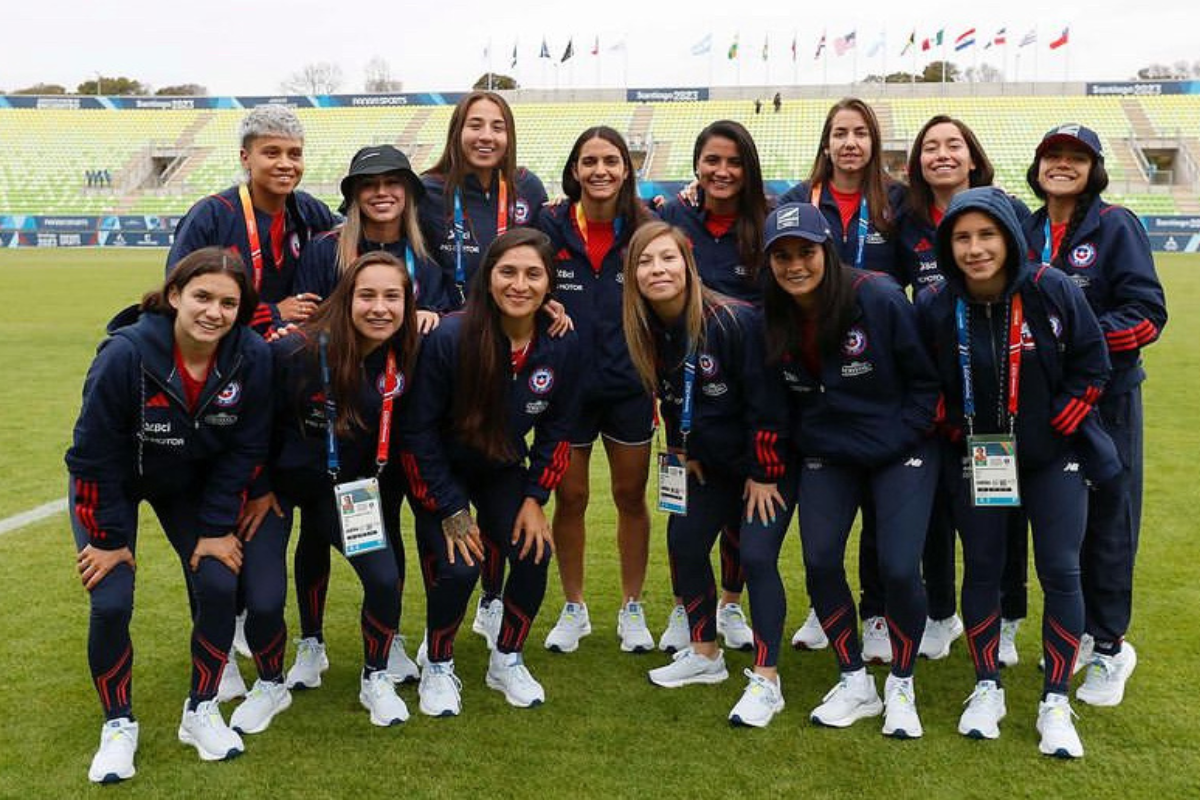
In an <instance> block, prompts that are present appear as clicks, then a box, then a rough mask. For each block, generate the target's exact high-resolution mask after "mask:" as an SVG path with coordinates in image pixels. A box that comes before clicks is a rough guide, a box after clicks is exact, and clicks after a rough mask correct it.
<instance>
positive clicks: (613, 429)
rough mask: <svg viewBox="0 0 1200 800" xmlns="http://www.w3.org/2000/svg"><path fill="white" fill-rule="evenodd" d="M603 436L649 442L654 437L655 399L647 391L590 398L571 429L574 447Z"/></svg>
mask: <svg viewBox="0 0 1200 800" xmlns="http://www.w3.org/2000/svg"><path fill="white" fill-rule="evenodd" d="M597 436H603V437H604V438H605V439H608V440H609V441H610V442H616V443H617V444H629V445H639V444H646V443H648V442H649V441H650V440H651V439H653V438H654V400H653V398H651V397H650V396H649V395H647V394H641V393H639V394H634V395H629V396H627V397H622V398H617V399H612V398H597V399H592V398H589V399H586V400H584V402H583V404H582V405H581V406H580V409H579V415H578V416H577V417H576V418H575V426H574V427H573V428H572V429H571V434H570V440H571V446H572V447H587V446H588V445H590V444H591V443H592V442H594V441H596V437H597Z"/></svg>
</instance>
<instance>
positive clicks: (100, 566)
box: [75, 544, 137, 592]
mask: <svg viewBox="0 0 1200 800" xmlns="http://www.w3.org/2000/svg"><path fill="white" fill-rule="evenodd" d="M75 564H76V566H77V567H78V568H79V579H80V580H81V581H83V588H84V589H87V590H88V591H89V592H90V591H91V590H92V589H95V588H96V585H97V584H99V583H100V581H102V580H104V576H105V575H107V574H108V573H110V572H112V571H113V569H115V568H116V566H117V565H118V564H128V565H129V568H130V569H137V561H136V560H135V559H134V557H133V551H132V550H130V549H129V548H128V547H121V548H118V549H116V550H101V549H99V548H98V547H92V546H91V545H90V544H89V545H86V546H85V547H84V548H83V549H82V550H80V551H79V555H78V556H77V557H76V559H75Z"/></svg>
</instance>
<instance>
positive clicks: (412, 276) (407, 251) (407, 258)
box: [404, 242, 421, 297]
mask: <svg viewBox="0 0 1200 800" xmlns="http://www.w3.org/2000/svg"><path fill="white" fill-rule="evenodd" d="M404 266H405V267H407V268H408V277H409V280H411V281H412V285H413V297H416V296H417V293H418V292H419V291H420V289H421V287H420V285H419V284H418V283H417V264H416V261H415V259H414V258H413V251H412V245H410V244H408V243H407V242H405V243H404Z"/></svg>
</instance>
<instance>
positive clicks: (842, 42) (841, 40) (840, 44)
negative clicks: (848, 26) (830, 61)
mask: <svg viewBox="0 0 1200 800" xmlns="http://www.w3.org/2000/svg"><path fill="white" fill-rule="evenodd" d="M857 33H858V32H857V31H850V32H849V33H847V34H846V35H845V36H839V37H838V38H836V39H834V40H833V49H834V52H836V53H837V54H838V55H839V56H841V55H845V54H846V51H847V50H852V49H854V45H855V43H856V42H857V40H858V37H857Z"/></svg>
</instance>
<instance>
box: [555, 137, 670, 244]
mask: <svg viewBox="0 0 1200 800" xmlns="http://www.w3.org/2000/svg"><path fill="white" fill-rule="evenodd" d="M592 139H601V140H603V141H606V142H608V143H609V144H611V145H612V146H613V147H615V148H617V150H618V151H620V153H621V161H623V162H624V163H625V181H624V182H623V183H622V184H621V189H620V191H619V192H618V193H617V217H619V218H621V219H623V220H625V225H626V229H627V230H632V229H633V228H635V227H637V225H638V224H639V223H640V222H642V221H643V220H645V219H647V218H648V217H649V212H647V211H646V207H645V206H643V205H642V201H641V200H639V199H638V192H637V170H635V169H634V168H633V158H632V156H630V155H629V145H627V144H625V137H623V136H621V134H620V133H618V132H617V131H616V130H614V129H613V128H610V127H608V126H607V125H597V126H595V127H593V128H588V129H587V130H585V131H584V132H583V133H581V134H579V137H578V138H577V139H575V144H574V145H573V146H572V147H571V154H570V155H568V156H567V163H566V164H564V165H563V171H562V190H563V194H565V195H566V196H567V197H569V198H570V199H571V202H572V203H578V202H579V200H580V198H581V197H583V187H582V186H580V185H579V180H578V179H577V178H576V177H575V174H574V172H573V170H574V168H575V165H576V163H578V161H579V155H580V152H581V151H582V150H583V146H584V145H585V144H587V143H588V142H590V141H591V140H592Z"/></svg>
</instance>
